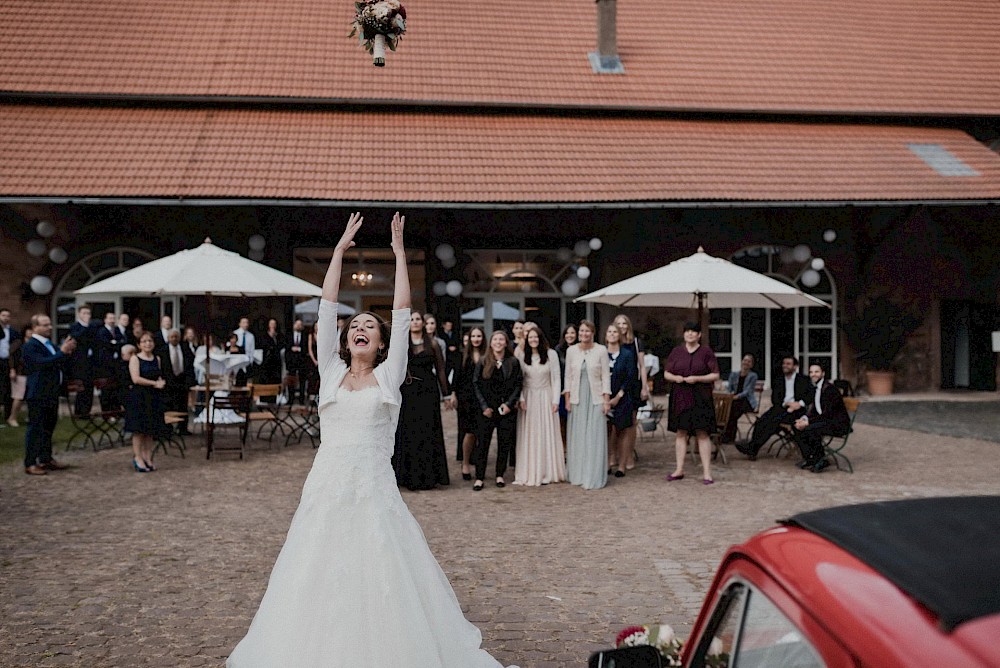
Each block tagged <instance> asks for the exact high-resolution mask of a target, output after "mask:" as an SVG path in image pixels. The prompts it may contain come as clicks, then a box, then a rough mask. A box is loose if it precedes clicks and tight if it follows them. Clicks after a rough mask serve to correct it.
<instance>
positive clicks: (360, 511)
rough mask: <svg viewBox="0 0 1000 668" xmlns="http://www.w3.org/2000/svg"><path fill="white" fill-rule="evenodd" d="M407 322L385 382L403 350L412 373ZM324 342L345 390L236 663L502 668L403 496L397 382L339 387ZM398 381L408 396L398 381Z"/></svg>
mask: <svg viewBox="0 0 1000 668" xmlns="http://www.w3.org/2000/svg"><path fill="white" fill-rule="evenodd" d="M328 305H331V303H330V302H323V303H322V305H321V309H320V311H321V319H322V316H323V315H324V314H323V311H324V310H326V311H327V314H326V315H329V308H326V309H324V308H323V307H327V306H328ZM333 314H334V315H333V317H334V320H333V322H332V323H323V324H321V326H320V332H321V340H320V342H319V343H320V345H322V344H323V343H324V340H323V339H324V338H326V337H322V332H323V331H324V330H325V331H327V332H331V333H333V332H334V331H335V330H336V320H335V317H336V316H335V314H336V311H335V310H334V311H333ZM397 314H398V316H397ZM397 318H398V319H399V320H400V321H402V320H404V319H405V322H402V323H401V325H400V326H399V330H400V331H401V332H402V334H403V336H406V335H408V334H407V331H406V328H407V327H408V322H409V310H408V309H404V310H400V311H393V336H392V343H391V346H390V359H388V360H387V361H386V362H384V363H383V364H382V365H380V366H379V367H377V368H376V371H379V372H381V373H379V374H377V375H376V377H377V378H378V379H379V381H380V382H381V381H383V380H384V381H386V382H394V380H395V376H396V369H394V368H389V367H391V365H393V363H394V362H395V363H396V364H397V365H398V363H399V358H400V357H401V358H402V365H401V369H402V372H401V374H403V373H405V368H406V365H405V362H406V357H405V354H406V352H405V342H401V341H403V340H402V339H401V338H400V339H397V336H396V331H397V326H396V325H397ZM323 325H327V326H326V327H324V326H323ZM338 338H339V337H338ZM336 340H338V339H334V341H336ZM325 342H326V343H327V344H328V345H329V344H332V346H331V348H327V349H328V350H330V349H333V350H334V355H333V358H335V359H332V360H331V359H330V356H329V355H324V356H323V357H325V358H326V360H324V359H321V360H320V367H321V371H322V372H323V382H324V383H326V382H327V381H328V380H333V379H334V378H335V379H336V385H333V387H332V388H331V387H330V385H327V388H326V389H329V394H326V393H321V398H320V413H319V414H320V430H321V434H322V444H321V445H320V447H319V451H318V452H317V454H316V459H315V461H314V463H313V466H312V470H311V471H310V472H309V476H308V477H307V478H306V482H305V485H304V486H303V488H302V499H301V501H300V503H299V507H298V510H296V512H295V516H294V517H293V518H292V524H291V527H290V528H289V530H288V536H287V538H286V539H285V545H284V547H282V549H281V553H280V554H279V555H278V559H277V561H276V562H275V564H274V569H273V570H272V571H271V579H270V582H269V583H268V586H267V591H266V592H265V594H264V598H263V599H262V600H261V602H260V608H259V609H258V611H257V615H256V616H255V617H254V619H253V622H252V623H251V625H250V630H249V631H248V632H247V635H246V637H245V638H243V640H242V641H240V643H239V644H238V645H237V646H236V648H235V649H234V650H233V653H232V655H230V657H229V660H228V661H227V663H226V666H227V667H228V668H247V667H250V666H253V667H261V668H311V667H323V668H387V667H389V666H392V667H394V668H498V667H499V666H500V663H498V662H497V661H496V660H495V659H494V658H493V657H491V656H490V655H489V654H488V653H487V652H486V651H485V650H482V649H480V647H479V646H480V643H481V642H482V636H481V634H480V632H479V629H477V628H476V627H475V626H473V625H472V624H471V623H469V622H468V621H467V620H466V619H465V617H464V616H463V615H462V610H461V608H460V607H459V603H458V599H457V598H456V596H455V592H454V591H453V590H452V588H451V585H450V584H449V582H448V579H447V577H445V574H444V572H443V571H442V570H441V567H440V566H439V565H438V563H437V560H436V559H435V558H434V555H433V554H432V553H431V551H430V548H429V547H428V546H427V541H426V539H425V538H424V534H423V531H421V529H420V526H419V525H418V524H417V521H416V520H415V519H414V518H413V515H411V514H410V511H409V509H408V508H407V507H406V504H405V503H404V502H403V499H402V497H401V496H400V494H399V489H398V487H397V486H396V479H395V475H394V474H393V470H392V466H391V464H390V461H389V460H390V457H391V456H392V452H393V444H394V436H395V431H396V422H397V419H398V416H399V404H398V402H397V403H393V402H392V398H393V397H394V396H395V395H394V393H393V391H392V389H390V390H388V391H387V390H384V389H383V387H382V385H378V386H372V387H368V388H366V389H363V390H359V391H356V392H352V391H349V390H346V389H343V388H340V382H341V381H342V380H343V376H344V374H343V373H340V371H346V369H339V368H338V362H339V365H340V366H343V365H344V363H343V361H341V360H339V358H337V355H336V351H335V346H336V344H335V343H333V342H332V341H329V340H327V341H325ZM393 348H395V349H396V351H400V352H402V355H398V354H397V355H393V354H392V353H393V352H396V351H394V350H393ZM394 357H395V358H397V359H395V360H394V359H393V358H394ZM324 361H325V362H326V364H324ZM387 365H388V366H387ZM383 367H387V368H384V369H383ZM401 374H400V375H401ZM390 387H394V388H396V394H398V387H399V385H398V383H397V384H396V385H395V386H390ZM387 398H388V399H389V400H386V399H387Z"/></svg>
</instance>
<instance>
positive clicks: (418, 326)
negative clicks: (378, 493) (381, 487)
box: [392, 311, 454, 490]
mask: <svg viewBox="0 0 1000 668" xmlns="http://www.w3.org/2000/svg"><path fill="white" fill-rule="evenodd" d="M400 390H401V391H402V393H403V403H402V404H401V405H400V407H399V424H398V425H397V427H396V447H395V451H394V453H393V455H392V468H393V469H394V470H395V472H396V482H397V483H398V484H400V485H402V486H404V487H406V488H407V489H410V490H418V489H433V488H434V487H436V486H437V485H447V484H448V483H449V482H450V480H449V479H448V457H447V455H445V451H444V429H443V428H442V426H441V397H442V396H447V397H449V398H448V399H447V402H448V407H451V405H452V404H453V403H454V395H450V396H449V392H448V380H447V378H446V376H445V373H444V357H443V356H442V355H441V349H440V348H439V347H438V346H437V344H436V343H435V341H434V339H433V338H432V337H431V336H429V335H428V334H427V332H426V331H425V330H424V319H423V316H422V315H421V314H420V313H418V312H417V311H413V312H412V313H411V314H410V350H409V363H408V366H407V374H406V380H405V381H404V382H403V385H402V386H401V387H400Z"/></svg>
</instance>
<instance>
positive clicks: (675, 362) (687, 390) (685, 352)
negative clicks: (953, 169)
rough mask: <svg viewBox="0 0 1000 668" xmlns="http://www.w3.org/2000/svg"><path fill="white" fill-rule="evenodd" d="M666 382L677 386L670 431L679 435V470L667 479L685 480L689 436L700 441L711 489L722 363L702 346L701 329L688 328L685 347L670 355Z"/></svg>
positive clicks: (673, 393) (704, 472) (704, 471)
mask: <svg viewBox="0 0 1000 668" xmlns="http://www.w3.org/2000/svg"><path fill="white" fill-rule="evenodd" d="M663 376H664V378H666V379H667V381H668V382H671V383H673V384H674V385H673V388H672V389H671V390H670V413H669V417H668V420H667V429H668V430H669V431H672V432H675V433H676V434H677V440H676V442H675V447H676V455H677V468H676V469H674V472H673V473H671V474H670V475H668V476H667V480H668V481H670V482H673V481H675V480H681V479H682V478H683V477H684V458H685V456H686V455H687V442H688V434H690V433H692V432H693V433H694V434H695V435H696V436H697V438H698V451H699V453H700V454H701V468H702V482H703V483H704V484H706V485H711V484H712V483H713V482H715V481H714V480H713V479H712V469H711V464H712V443H711V441H709V440H708V435H709V434H711V433H712V432H714V431H715V428H716V421H715V405H714V404H713V403H712V386H713V384H714V383H715V381H717V380H719V363H718V361H717V360H716V359H715V353H714V352H713V351H712V349H711V348H709V347H708V346H703V345H701V325H699V324H698V323H696V322H688V323H685V324H684V343H682V344H681V345H679V346H677V347H676V348H674V349H673V350H671V351H670V355H669V356H668V357H667V363H666V370H665V371H664V372H663Z"/></svg>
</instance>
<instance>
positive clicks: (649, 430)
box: [638, 404, 667, 440]
mask: <svg viewBox="0 0 1000 668" xmlns="http://www.w3.org/2000/svg"><path fill="white" fill-rule="evenodd" d="M639 410H640V412H639V418H638V423H639V434H640V435H641V436H642V438H643V440H645V439H646V435H647V434H650V435H653V434H655V433H656V432H657V431H659V432H660V433H662V434H663V438H664V439H666V438H667V429H666V426H664V424H663V418H664V417H665V416H666V414H667V409H666V407H664V405H663V404H653V407H652V408H650V409H649V410H648V411H647V412H644V411H643V409H639Z"/></svg>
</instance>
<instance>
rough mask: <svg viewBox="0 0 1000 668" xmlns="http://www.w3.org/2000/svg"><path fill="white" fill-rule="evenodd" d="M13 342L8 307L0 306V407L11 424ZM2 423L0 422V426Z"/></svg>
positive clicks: (15, 341) (15, 339)
mask: <svg viewBox="0 0 1000 668" xmlns="http://www.w3.org/2000/svg"><path fill="white" fill-rule="evenodd" d="M15 343H17V335H16V333H15V331H14V328H13V327H12V326H11V324H10V309H9V308H0V407H2V408H3V415H4V419H5V420H6V421H7V424H11V420H12V419H13V416H12V415H11V414H10V409H11V406H12V405H13V403H14V399H13V397H11V393H10V392H11V387H10V353H11V350H12V348H13V346H14V344H15ZM15 422H16V420H15ZM2 424H3V423H0V426H2Z"/></svg>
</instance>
